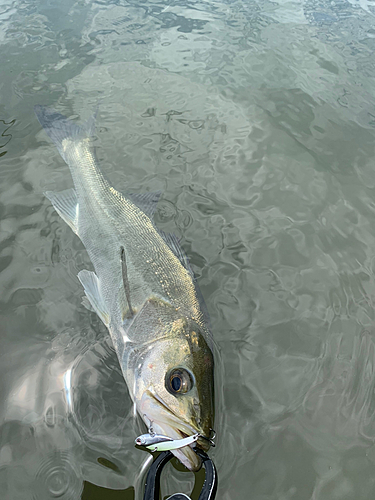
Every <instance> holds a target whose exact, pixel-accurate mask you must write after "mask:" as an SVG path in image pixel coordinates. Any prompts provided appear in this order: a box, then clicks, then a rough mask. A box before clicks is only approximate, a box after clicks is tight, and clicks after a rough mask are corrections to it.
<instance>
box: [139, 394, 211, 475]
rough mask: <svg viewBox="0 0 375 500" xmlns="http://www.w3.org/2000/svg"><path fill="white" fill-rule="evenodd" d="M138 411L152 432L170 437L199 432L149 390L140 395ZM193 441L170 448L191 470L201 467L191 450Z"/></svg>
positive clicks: (176, 437)
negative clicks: (186, 444)
mask: <svg viewBox="0 0 375 500" xmlns="http://www.w3.org/2000/svg"><path fill="white" fill-rule="evenodd" d="M139 412H140V414H141V415H142V418H143V420H144V422H145V423H146V425H147V426H152V430H153V432H155V433H156V434H162V435H164V436H168V437H170V438H172V439H181V438H184V437H186V436H191V435H193V434H196V433H197V432H199V430H198V429H195V428H194V427H193V426H192V425H190V424H189V423H187V422H185V421H183V420H182V419H180V418H179V417H177V416H176V415H174V414H173V413H172V412H171V411H170V410H169V409H168V408H167V406H166V405H165V404H164V403H163V402H162V401H159V400H158V399H157V398H156V397H155V396H154V395H153V394H152V393H151V392H150V391H145V393H144V394H143V396H142V400H141V404H140V408H139ZM196 445H197V443H194V444H192V445H189V446H184V447H183V448H179V449H177V450H171V452H172V453H173V455H174V456H175V457H176V458H177V459H178V460H179V461H180V462H181V463H182V464H183V465H185V467H186V468H187V469H189V470H190V471H192V472H195V471H198V470H199V469H200V468H201V465H202V460H201V458H200V457H199V456H198V455H197V454H196V453H195V452H194V451H193V449H192V448H193V446H196Z"/></svg>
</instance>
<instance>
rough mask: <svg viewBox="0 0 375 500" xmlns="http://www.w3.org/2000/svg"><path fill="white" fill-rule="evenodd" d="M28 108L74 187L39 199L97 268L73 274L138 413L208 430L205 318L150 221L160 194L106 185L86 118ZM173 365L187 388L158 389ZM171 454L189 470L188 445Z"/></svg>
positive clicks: (171, 432)
mask: <svg viewBox="0 0 375 500" xmlns="http://www.w3.org/2000/svg"><path fill="white" fill-rule="evenodd" d="M35 112H36V115H37V117H38V120H39V122H40V123H41V125H42V126H43V128H44V129H45V131H46V133H47V134H48V135H49V137H50V138H51V139H52V140H53V142H54V143H55V145H56V147H57V149H58V151H59V152H60V154H61V156H62V157H63V159H64V160H65V162H66V163H67V164H68V166H69V168H70V171H71V174H72V178H73V182H74V189H69V190H66V191H63V192H61V193H53V192H47V193H46V196H47V197H48V198H49V199H50V200H51V202H52V204H53V205H54V207H55V209H56V210H57V212H58V213H59V215H60V216H61V217H62V218H63V219H64V220H65V221H66V222H67V223H68V224H69V226H70V227H71V228H72V229H73V231H74V232H75V233H76V234H77V235H78V236H79V237H80V239H81V240H82V242H83V244H84V246H85V248H86V250H87V252H88V254H89V256H90V259H91V262H92V264H93V267H94V269H95V272H91V271H86V270H85V271H81V272H80V273H79V274H78V278H79V279H80V281H81V283H82V285H83V287H84V290H85V293H86V295H87V297H88V299H89V301H90V303H91V305H92V307H93V308H94V310H95V311H96V312H97V314H98V315H99V317H100V318H101V319H102V321H103V322H104V324H105V325H106V326H107V328H108V330H109V332H110V335H111V338H112V341H113V344H114V347H115V349H116V352H117V355H118V358H119V362H120V366H121V369H122V371H123V374H124V377H125V380H126V382H127V384H128V387H129V391H130V394H131V396H132V398H133V400H134V402H135V404H136V407H137V410H138V412H139V414H140V415H141V417H142V418H143V419H144V421H145V422H146V424H149V423H150V422H152V424H153V428H154V429H155V431H156V432H157V433H158V434H163V435H167V436H169V437H171V438H173V439H180V438H181V437H184V436H185V435H192V434H195V433H197V432H198V433H200V434H203V435H206V436H208V435H209V433H210V429H211V428H212V427H213V418H214V400H213V355H212V346H211V342H212V340H211V335H210V330H209V327H208V319H207V315H206V313H205V310H204V307H203V305H202V303H201V301H200V300H199V290H198V288H197V285H196V283H195V281H194V276H193V273H192V271H191V269H190V267H189V265H188V262H187V259H186V257H185V255H184V253H183V251H182V249H181V248H180V247H179V244H178V241H177V239H176V238H175V237H173V235H163V233H162V232H160V231H158V230H157V229H156V228H155V226H154V224H153V221H152V215H153V213H154V211H155V207H156V202H157V200H158V198H159V196H160V194H159V193H155V194H152V193H151V194H150V193H146V194H144V195H124V194H121V193H119V192H118V191H117V190H116V189H114V188H113V187H112V186H110V185H109V183H108V182H107V180H106V179H105V178H104V176H103V175H102V173H101V171H100V169H99V166H98V161H97V159H96V156H95V150H94V148H93V145H92V143H91V139H90V137H91V136H92V135H93V134H94V119H91V120H89V121H88V122H87V123H86V124H85V125H84V126H81V127H80V126H78V125H76V124H75V123H73V122H71V121H70V120H68V119H67V118H65V117H64V116H62V115H60V114H59V113H57V112H55V111H54V110H51V109H48V108H46V107H43V106H36V107H35ZM130 300H131V305H130ZM176 367H180V368H181V369H182V370H184V373H185V372H186V373H190V374H191V379H192V382H193V386H192V388H191V390H189V391H188V392H187V393H186V394H182V393H180V394H173V393H171V390H168V388H167V387H166V380H167V379H166V377H167V375H168V373H170V372H171V370H173V369H174V368H176ZM201 446H202V447H205V446H206V443H205V442H202V443H201ZM174 454H175V455H176V456H177V457H178V458H179V459H180V460H181V461H182V463H184V464H185V465H186V466H187V467H188V468H189V469H191V470H196V469H197V468H199V465H200V460H199V458H198V457H197V455H196V454H195V453H194V452H193V451H192V450H191V449H190V448H189V447H186V448H184V449H181V450H175V451H174Z"/></svg>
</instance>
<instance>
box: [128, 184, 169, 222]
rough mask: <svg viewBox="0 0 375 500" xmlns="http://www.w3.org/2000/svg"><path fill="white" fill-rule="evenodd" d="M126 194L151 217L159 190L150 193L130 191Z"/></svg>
mask: <svg viewBox="0 0 375 500" xmlns="http://www.w3.org/2000/svg"><path fill="white" fill-rule="evenodd" d="M126 196H127V198H129V199H130V200H131V201H132V202H133V203H134V204H135V205H137V207H138V208H140V209H141V210H142V212H144V213H145V214H146V215H148V216H149V217H150V219H151V218H152V217H153V216H154V213H155V211H156V205H157V204H158V201H159V198H160V196H161V191H154V192H150V193H135V194H134V193H132V194H127V195H126Z"/></svg>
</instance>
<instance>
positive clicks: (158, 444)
mask: <svg viewBox="0 0 375 500" xmlns="http://www.w3.org/2000/svg"><path fill="white" fill-rule="evenodd" d="M199 437H200V435H199V434H193V435H192V436H188V437H186V438H182V439H172V438H170V437H168V436H162V435H161V434H142V436H139V437H137V439H136V440H135V444H137V445H138V446H144V447H145V448H146V449H147V450H150V451H151V452H155V451H170V450H178V449H179V448H184V447H185V446H189V445H191V444H193V443H195V442H196V441H198V439H199Z"/></svg>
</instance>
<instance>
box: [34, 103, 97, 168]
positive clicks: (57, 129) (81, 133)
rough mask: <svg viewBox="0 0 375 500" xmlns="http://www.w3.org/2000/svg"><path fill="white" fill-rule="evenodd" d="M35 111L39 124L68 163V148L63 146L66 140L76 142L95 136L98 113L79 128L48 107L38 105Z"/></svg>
mask: <svg viewBox="0 0 375 500" xmlns="http://www.w3.org/2000/svg"><path fill="white" fill-rule="evenodd" d="M34 111H35V114H36V116H37V118H38V120H39V123H40V124H41V125H42V127H43V128H44V130H45V131H46V133H47V135H48V136H49V137H50V138H51V139H52V140H53V142H54V143H55V145H56V147H57V149H58V151H59V153H60V154H61V156H62V157H63V159H64V160H65V161H67V158H66V156H65V149H66V148H65V147H64V146H63V142H64V141H65V140H68V141H72V142H74V141H79V140H82V139H87V138H89V137H91V136H92V135H94V132H95V117H96V113H95V114H94V115H93V116H92V117H91V118H90V119H89V120H88V121H87V122H86V123H85V124H84V125H83V126H79V125H76V124H75V123H74V122H72V121H71V120H69V119H68V118H66V116H63V115H60V113H57V112H56V111H55V110H54V109H51V108H47V107H46V106H40V105H37V106H35V107H34Z"/></svg>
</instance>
